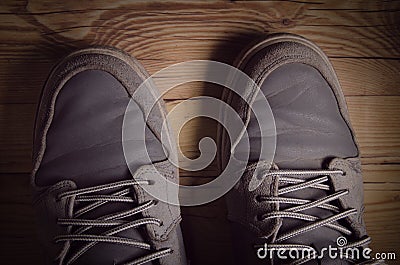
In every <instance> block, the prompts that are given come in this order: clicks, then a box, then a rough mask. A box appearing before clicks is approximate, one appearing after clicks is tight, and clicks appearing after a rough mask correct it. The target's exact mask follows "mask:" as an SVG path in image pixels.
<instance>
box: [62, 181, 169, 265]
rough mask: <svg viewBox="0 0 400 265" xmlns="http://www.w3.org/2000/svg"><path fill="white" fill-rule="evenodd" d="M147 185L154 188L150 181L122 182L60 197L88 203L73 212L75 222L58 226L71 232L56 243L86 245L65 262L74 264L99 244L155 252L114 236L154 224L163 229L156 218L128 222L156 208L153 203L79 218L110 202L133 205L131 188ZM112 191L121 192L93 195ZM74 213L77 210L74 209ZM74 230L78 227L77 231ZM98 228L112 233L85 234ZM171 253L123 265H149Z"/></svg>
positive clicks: (160, 252) (145, 245)
mask: <svg viewBox="0 0 400 265" xmlns="http://www.w3.org/2000/svg"><path fill="white" fill-rule="evenodd" d="M139 184H145V185H151V184H150V183H149V182H148V181H145V180H143V181H138V180H125V181H119V182H115V183H111V184H106V185H100V186H95V187H89V188H84V189H78V190H73V191H68V192H64V193H61V194H60V195H59V196H58V199H65V198H70V197H75V202H89V204H88V205H86V206H84V207H82V208H80V209H78V210H76V211H74V213H73V217H72V218H66V219H58V224H59V225H66V226H69V227H70V228H71V229H70V230H69V231H71V233H70V234H67V235H60V236H57V237H56V238H55V242H56V243H59V242H68V243H71V242H74V241H80V242H87V243H86V244H84V245H83V246H82V247H80V248H79V249H78V250H77V251H74V253H73V254H72V255H71V257H70V258H69V259H68V261H66V262H65V264H66V265H69V264H72V263H73V262H74V261H76V260H77V259H78V258H79V257H80V256H82V255H83V254H84V253H85V252H86V251H88V250H89V249H90V248H92V247H93V246H95V245H96V244H97V243H101V242H102V243H115V244H122V245H126V246H132V247H136V248H141V249H146V250H153V249H152V247H151V245H150V244H148V243H146V242H140V241H136V240H133V239H131V238H124V237H119V236H114V235H115V234H117V233H120V232H122V231H125V230H127V229H131V228H138V227H139V226H143V225H147V224H153V225H158V226H161V225H162V221H161V220H159V219H157V218H149V217H146V218H138V219H136V220H134V221H128V220H126V218H127V217H131V216H133V215H135V214H138V213H140V212H142V211H145V210H147V209H149V208H151V207H153V206H155V205H156V204H157V201H154V200H151V201H148V202H146V203H144V204H142V205H138V206H136V207H134V208H132V209H129V210H126V211H121V212H117V213H113V214H109V215H105V216H101V217H99V218H96V219H82V218H79V217H80V216H82V215H83V214H85V213H88V212H90V211H92V210H94V209H96V208H98V207H100V206H102V205H104V204H106V203H108V202H123V203H134V202H135V200H134V199H133V198H132V197H129V196H127V195H129V193H131V190H132V187H133V186H134V185H139ZM111 189H122V190H120V191H116V192H113V193H112V194H110V195H100V194H93V193H96V192H100V191H104V190H111ZM74 210H75V209H74ZM73 227H76V228H77V229H75V230H74V231H73V230H72V228H73ZM95 227H97V228H99V227H103V228H104V227H110V229H109V230H107V231H105V232H102V233H101V234H99V235H98V234H84V232H86V231H88V230H90V229H91V228H95ZM171 253H172V249H170V248H165V249H161V250H153V251H152V252H151V253H150V254H148V255H145V256H142V257H140V258H137V259H135V260H133V261H130V262H127V263H124V264H122V265H140V264H144V263H147V262H149V261H152V260H155V259H159V258H162V257H165V256H167V255H169V254H171Z"/></svg>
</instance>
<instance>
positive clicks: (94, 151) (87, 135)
mask: <svg viewBox="0 0 400 265" xmlns="http://www.w3.org/2000/svg"><path fill="white" fill-rule="evenodd" d="M238 68H239V69H241V70H242V71H244V72H245V73H247V74H248V75H249V76H250V77H251V78H252V79H254V80H255V82H256V83H257V84H258V85H259V87H260V88H261V91H262V93H264V95H265V97H266V98H267V99H268V102H269V104H270V106H271V110H272V113H273V115H274V118H275V122H276V133H277V143H276V154H275V157H274V160H273V165H272V167H270V166H269V165H270V164H268V166H267V163H265V164H263V163H258V162H259V161H262V160H263V159H265V158H263V157H259V154H260V141H261V139H260V128H261V127H260V126H259V124H258V123H257V120H256V119H255V118H254V116H252V114H251V112H250V111H248V110H249V108H248V106H246V103H245V102H242V101H241V100H240V99H237V95H234V94H233V93H232V92H231V91H226V92H225V93H224V96H223V100H224V101H226V103H227V104H229V105H231V106H232V108H234V109H235V110H236V111H237V113H239V115H240V116H241V117H242V118H243V120H245V121H248V127H247V130H248V135H249V140H250V160H251V161H252V162H250V163H249V164H248V166H247V168H246V169H245V172H244V174H243V176H242V178H241V179H240V181H239V182H238V183H237V184H236V186H235V187H234V188H233V189H232V190H231V191H229V193H228V194H227V204H228V214H229V215H228V218H229V220H230V221H232V228H233V239H234V242H233V243H234V247H235V254H237V257H236V258H235V260H236V261H237V262H238V264H265V263H266V262H268V263H271V264H272V263H273V264H279V263H287V262H295V263H296V264H302V263H307V264H313V263H314V264H317V263H318V262H319V263H321V262H322V263H323V264H328V263H329V262H330V263H332V264H337V263H338V261H337V260H331V259H329V257H323V258H320V259H319V260H317V259H307V258H297V257H296V258H290V259H289V260H282V259H279V258H278V257H276V256H272V257H267V258H265V255H264V257H263V255H260V254H265V253H261V252H266V247H265V246H266V244H268V245H269V246H270V247H271V246H272V247H275V248H282V249H289V248H293V249H298V250H302V249H310V247H312V249H314V250H316V251H321V250H322V248H324V247H326V246H328V245H333V246H336V243H337V242H336V239H337V238H340V237H343V236H346V238H347V239H348V240H349V243H348V244H347V245H346V246H344V248H347V247H354V248H357V249H361V248H363V247H365V246H366V245H367V244H368V243H369V241H370V239H369V237H368V236H367V235H366V231H365V225H364V223H363V219H362V212H363V199H362V192H363V190H362V176H361V172H360V159H359V154H358V147H357V144H356V142H355V139H354V132H353V130H352V128H351V126H350V122H349V118H348V113H347V109H346V104H345V101H344V97H343V94H342V92H341V90H340V86H339V83H338V80H337V77H336V75H335V73H334V71H333V68H332V66H331V64H330V63H329V61H328V59H327V57H326V56H325V55H324V54H323V53H322V51H321V50H320V49H319V48H317V47H316V45H315V44H313V43H311V42H309V41H307V40H305V39H303V38H301V37H298V36H294V35H288V34H284V35H274V36H270V37H268V38H267V39H266V40H264V41H262V42H259V43H258V44H257V45H255V46H253V47H252V48H251V49H249V50H248V51H247V52H246V53H245V54H244V55H243V56H242V57H240V62H239V64H238ZM147 77H148V75H147V74H146V71H145V70H144V69H143V67H142V66H141V65H140V64H139V63H138V62H137V61H136V60H134V59H133V58H132V57H130V56H129V55H127V54H125V53H123V52H121V51H118V50H116V49H112V48H90V49H84V50H80V51H77V52H75V53H72V54H71V55H69V56H68V57H66V58H65V59H64V60H63V61H62V62H60V63H59V64H58V65H57V66H56V68H55V69H54V70H53V71H52V73H51V75H50V77H49V78H48V80H47V83H46V85H45V87H44V90H43V94H42V97H41V102H40V105H39V108H38V113H37V118H36V123H35V136H34V153H33V158H34V169H33V172H32V181H31V182H32V183H31V185H32V187H33V189H34V205H35V207H36V209H37V213H38V224H39V233H40V237H41V240H42V242H43V244H44V247H45V250H46V254H47V255H46V258H47V261H48V263H50V264H60V265H61V264H100V265H101V264H118V265H119V264H175V265H176V264H186V263H187V260H186V255H185V249H184V244H183V238H182V234H181V229H180V221H181V216H180V209H179V206H178V205H171V204H168V203H166V202H163V201H159V200H157V199H155V198H154V197H152V196H151V195H149V194H148V193H147V192H146V191H145V190H144V188H143V186H144V185H150V186H151V185H153V186H156V189H157V190H159V192H163V191H164V190H165V189H164V188H165V187H164V186H163V185H165V184H164V183H154V182H151V181H146V177H145V176H144V175H145V174H153V173H154V174H157V173H158V174H161V175H163V176H164V177H165V178H167V179H168V180H170V181H172V182H174V183H178V171H177V168H176V167H175V166H174V165H173V164H172V163H171V162H170V161H169V160H168V159H167V156H166V155H165V154H164V153H165V152H164V151H165V150H166V151H167V153H169V152H170V151H171V152H172V150H170V149H171V148H174V147H173V145H171V144H167V143H164V142H163V141H162V140H161V139H164V138H161V135H162V134H165V135H171V132H170V129H169V128H168V126H163V123H164V122H165V108H164V106H163V105H162V103H161V102H157V104H156V105H155V106H154V108H153V109H152V115H149V116H148V117H146V118H145V117H144V115H143V113H142V112H143V109H146V108H148V105H149V104H151V102H152V98H151V95H152V94H153V93H152V91H149V93H148V95H141V96H139V97H137V98H135V100H133V101H132V100H130V99H131V97H132V95H133V94H134V93H135V92H136V90H137V89H138V87H139V85H140V84H141V83H142V82H143V81H144V80H145V79H146V78H147ZM243 89H246V90H248V91H246V93H251V92H254V91H252V89H254V88H253V87H245V88H243ZM155 94H156V93H155ZM128 104H129V106H130V110H129V111H130V113H131V115H130V116H131V119H130V120H129V122H128V123H127V124H126V123H124V115H125V111H126V109H127V106H128ZM254 107H257V104H254ZM258 111H259V112H260V113H263V111H266V110H262V109H261V110H258ZM123 126H127V127H128V128H129V132H130V135H129V139H128V140H129V142H130V143H132V150H133V153H135V154H136V155H135V156H134V158H133V159H129V161H128V162H127V161H126V158H125V155H124V147H123V136H122V127H123ZM171 138H173V137H172V136H171ZM144 139H145V142H146V145H145V146H144V145H143V144H142V142H143V141H144ZM225 139H226V137H224V134H222V135H221V145H222V146H228V145H229V143H228V142H227V141H226V140H225ZM171 146H172V147H171ZM240 147H241V145H238V148H239V149H240ZM130 150H131V149H130ZM241 151H242V150H234V151H233V153H234V152H241ZM145 153H146V154H148V156H145V155H143V154H145ZM231 155H232V153H231V151H230V149H229V150H228V149H224V150H223V152H221V156H220V158H219V161H221V164H222V165H225V164H226V163H227V160H228V159H229V158H230V156H231ZM128 163H129V166H128ZM148 165H152V167H147V166H148ZM263 165H264V166H263ZM257 167H264V168H263V170H256V169H257ZM254 172H258V173H257V174H264V176H257V177H262V178H264V180H263V182H262V183H261V184H260V186H259V187H257V188H256V189H254V190H252V191H250V190H249V189H248V186H249V182H250V180H251V178H252V177H253V174H254ZM141 176H143V177H141ZM141 179H143V180H141ZM346 238H345V239H346ZM341 262H342V263H343V264H346V262H345V261H344V260H341ZM319 263H318V264H319Z"/></svg>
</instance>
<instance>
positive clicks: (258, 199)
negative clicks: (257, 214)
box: [254, 195, 263, 203]
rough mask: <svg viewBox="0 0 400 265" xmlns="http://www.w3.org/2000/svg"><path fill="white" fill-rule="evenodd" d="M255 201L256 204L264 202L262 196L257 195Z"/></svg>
mask: <svg viewBox="0 0 400 265" xmlns="http://www.w3.org/2000/svg"><path fill="white" fill-rule="evenodd" d="M254 201H255V202H258V203H260V202H262V201H263V200H262V196H261V195H256V196H254Z"/></svg>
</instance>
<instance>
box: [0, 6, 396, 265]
mask: <svg viewBox="0 0 400 265" xmlns="http://www.w3.org/2000/svg"><path fill="white" fill-rule="evenodd" d="M83 2H84V1H62V0H57V1H53V0H32V1H28V0H14V1H13V0H10V1H8V0H3V1H2V2H1V3H0V227H1V228H0V229H1V231H0V234H1V246H0V253H1V257H0V260H1V263H5V264H40V260H41V255H42V254H41V252H40V250H39V248H38V244H37V240H36V235H35V230H34V224H33V222H34V221H33V210H32V208H31V204H30V193H29V187H28V181H29V175H28V173H29V172H30V170H31V148H32V127H33V121H34V116H35V108H36V104H37V102H38V97H39V93H40V90H41V87H42V85H43V83H44V81H45V79H46V76H47V74H48V73H49V71H50V69H51V67H52V66H53V65H54V64H55V62H56V61H57V60H59V59H60V58H61V57H62V56H64V55H65V54H67V53H68V52H70V51H72V50H74V49H76V48H81V47H87V46H88V45H94V44H101V45H111V46H115V47H117V48H120V49H123V50H125V51H127V52H129V53H131V54H132V55H133V56H135V57H136V58H137V59H138V60H139V61H140V62H141V63H142V64H143V65H144V66H145V68H146V69H147V70H148V71H149V72H150V73H154V72H155V71H157V70H160V69H162V68H163V67H166V66H168V65H171V64H173V63H177V62H183V61H186V60H193V59H209V60H217V61H221V62H225V63H229V64H231V63H232V62H233V60H234V58H235V55H236V54H238V53H239V51H241V50H242V49H243V48H244V47H245V46H246V45H247V44H248V43H249V42H250V41H252V40H254V39H255V38H258V37H261V36H266V35H267V34H269V33H273V32H291V33H296V34H300V35H303V36H305V37H307V38H309V39H311V40H313V41H315V42H316V43H317V44H318V45H319V46H320V47H321V48H322V49H323V50H324V51H325V52H326V53H327V54H328V56H329V57H330V58H331V60H332V63H333V65H334V67H335V69H336V70H337V74H338V76H339V79H340V82H341V84H342V86H343V90H344V93H345V95H346V99H347V102H348V105H349V109H350V116H351V120H352V123H353V125H354V127H355V130H356V134H357V137H358V140H359V143H360V145H361V154H362V163H363V170H364V182H365V184H364V187H365V203H366V213H365V219H366V223H367V229H368V231H369V233H370V235H371V236H372V238H373V244H372V246H373V248H374V249H375V251H391V252H393V251H396V252H397V255H400V1H383V0H356V1H345V0H343V1H329V0H317V1H312V0H307V1H301V0H299V1H295V0H292V1H283V2H280V1H266V2H253V1H251V2H250V1H249V2H246V1H243V2H242V1H238V2H228V1H213V2H187V1H185V2H183V1H182V2H166V1H164V2H134V1H127V0H119V1H114V0H102V1H88V2H87V3H85V4H82V3H83ZM220 93H221V88H218V87H215V86H210V85H207V84H196V83H194V84H188V85H185V86H181V87H178V88H176V89H174V90H173V91H171V92H169V93H168V94H167V95H166V96H165V100H166V102H167V106H168V107H169V108H171V107H172V106H174V105H175V104H177V103H179V102H180V101H182V100H185V99H188V98H190V97H193V96H197V95H211V96H215V97H219V96H220ZM204 136H211V137H213V138H216V123H215V122H213V121H210V120H208V119H198V120H194V121H192V122H190V123H189V124H187V126H185V128H184V130H183V131H182V133H181V137H180V146H181V148H182V149H183V151H184V153H185V154H186V155H188V156H189V157H195V156H196V155H197V154H198V148H197V144H198V141H199V139H201V138H202V137H204ZM217 175H218V171H217V169H216V167H215V163H213V164H212V165H211V166H209V167H208V168H207V169H206V170H204V171H203V172H199V173H195V174H193V173H188V172H182V174H181V181H182V183H185V184H188V185H190V184H196V183H201V182H204V181H207V180H210V179H212V178H214V177H216V176H217ZM182 211H183V218H184V222H183V230H184V236H185V241H186V244H187V246H188V256H189V257H190V258H191V259H192V264H193V265H196V264H202V265H207V264H218V265H220V264H231V261H232V256H231V254H230V251H229V245H230V240H229V236H230V234H229V229H228V226H227V222H226V211H225V209H224V201H223V200H217V201H215V202H213V203H210V204H208V205H205V206H201V207H192V208H184V209H183V210H182ZM399 258H400V257H399ZM393 264H394V263H393Z"/></svg>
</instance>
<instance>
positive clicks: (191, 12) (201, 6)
mask: <svg viewBox="0 0 400 265" xmlns="http://www.w3.org/2000/svg"><path fill="white" fill-rule="evenodd" d="M328 2H330V1H321V3H322V5H321V3H308V2H304V3H301V2H298V1H290V2H289V1H286V2H280V3H276V2H275V1H269V2H245V3H240V4H238V3H232V2H212V3H203V2H193V3H185V4H183V3H179V4H171V3H170V2H158V3H147V2H139V3H134V2H125V1H122V2H119V1H117V2H116V3H114V2H113V3H111V2H109V1H99V2H98V3H97V4H94V5H93V6H94V8H90V7H88V6H85V7H83V6H82V5H81V4H80V3H79V2H77V3H74V4H70V3H69V4H67V5H66V4H65V3H64V1H40V0H36V1H33V0H31V1H29V2H28V3H27V4H25V5H21V4H20V2H17V3H16V4H15V5H12V4H11V3H8V4H5V5H3V6H2V9H3V13H2V15H1V16H5V18H3V19H2V20H3V21H14V24H12V25H13V26H12V27H7V26H5V27H2V28H1V34H0V41H1V42H2V43H3V44H6V45H8V46H4V47H2V52H1V53H0V58H12V56H13V55H15V51H17V52H18V56H19V57H20V58H24V57H25V58H28V57H29V56H31V57H32V58H35V59H39V58H41V59H43V58H49V56H50V57H51V56H54V55H57V56H59V55H60V54H62V53H65V52H66V51H68V50H71V49H73V48H76V47H82V46H87V45H93V44H101V45H112V46H116V47H118V48H123V49H125V50H126V51H128V52H130V53H132V54H133V55H135V56H136V57H137V58H139V59H148V60H155V59H156V60H159V61H169V60H176V59H177V58H179V59H180V61H184V60H188V59H212V58H215V57H219V58H222V59H223V61H227V62H230V61H231V60H232V55H234V54H237V53H238V52H239V50H241V49H242V48H243V46H244V45H246V44H248V42H249V41H252V40H254V38H255V37H259V36H264V35H265V34H267V33H271V32H282V31H285V32H292V33H297V34H300V35H304V36H306V37H308V38H310V39H311V40H314V41H316V42H317V43H319V44H320V45H321V47H322V48H323V49H324V50H325V51H326V52H327V54H328V55H329V56H333V57H374V58H399V57H400V51H399V48H398V47H399V45H398V44H399V38H398V35H399V34H398V33H399V31H398V28H397V25H398V24H399V12H400V11H399V4H398V2H381V3H379V2H377V1H374V6H375V7H376V9H373V10H370V12H365V11H368V6H367V7H366V6H365V3H362V2H357V3H355V4H354V5H352V8H347V7H346V6H344V7H338V6H339V5H343V4H344V1H341V2H339V3H338V4H336V6H332V5H330V4H326V3H328ZM99 3H102V4H101V5H100V4H99ZM325 4H326V5H325ZM89 6H91V5H89ZM366 9H367V10H366ZM385 11H390V12H385ZM10 16H12V17H10ZM19 24H21V25H22V26H21V30H19V28H18V26H17V25H19ZM16 27H17V28H16ZM16 29H17V30H16ZM227 43H229V46H228V47H227V46H226V44H227ZM205 55H207V56H205Z"/></svg>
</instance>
